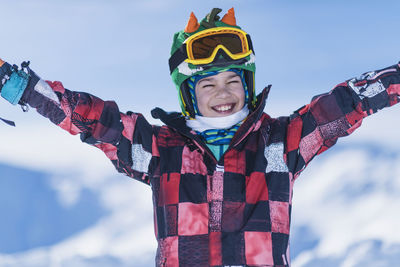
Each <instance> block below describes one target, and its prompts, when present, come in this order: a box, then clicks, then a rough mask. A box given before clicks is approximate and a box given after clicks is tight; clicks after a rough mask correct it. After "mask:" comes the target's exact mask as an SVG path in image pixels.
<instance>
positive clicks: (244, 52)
mask: <svg viewBox="0 0 400 267" xmlns="http://www.w3.org/2000/svg"><path fill="white" fill-rule="evenodd" d="M221 34H233V35H235V36H237V37H238V38H239V39H240V41H241V48H242V49H241V52H239V53H232V52H231V51H230V50H229V49H228V48H226V46H224V45H223V44H219V45H217V46H216V47H214V48H213V52H212V53H211V55H210V56H209V57H207V58H201V59H196V58H195V56H194V55H193V43H194V42H195V41H197V40H199V39H202V38H204V37H207V36H213V35H215V36H217V35H221ZM184 44H186V52H187V56H188V58H187V59H185V61H186V62H187V63H190V64H194V65H202V64H209V63H211V62H213V61H214V59H215V56H216V55H217V53H218V51H219V50H220V49H222V50H223V51H224V52H225V53H226V54H227V55H228V56H229V57H231V58H232V59H233V60H237V59H241V58H244V57H247V56H249V55H250V54H251V53H252V52H253V51H252V50H251V49H250V47H249V40H248V38H247V33H246V32H245V31H242V30H240V29H236V28H231V27H218V28H211V29H207V30H204V31H201V32H199V33H197V34H194V35H192V36H190V37H189V38H187V39H186V40H185V42H184Z"/></svg>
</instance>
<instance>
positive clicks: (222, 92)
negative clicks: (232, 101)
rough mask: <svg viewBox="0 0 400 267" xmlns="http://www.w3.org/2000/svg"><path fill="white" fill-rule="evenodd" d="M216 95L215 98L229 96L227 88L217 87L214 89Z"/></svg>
mask: <svg viewBox="0 0 400 267" xmlns="http://www.w3.org/2000/svg"><path fill="white" fill-rule="evenodd" d="M216 90H217V94H216V95H215V96H216V97H217V98H226V97H227V96H229V95H230V93H229V90H228V88H226V87H225V86H219V87H217V88H216Z"/></svg>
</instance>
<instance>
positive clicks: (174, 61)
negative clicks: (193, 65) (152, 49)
mask: <svg viewBox="0 0 400 267" xmlns="http://www.w3.org/2000/svg"><path fill="white" fill-rule="evenodd" d="M187 58H188V56H187V53H186V44H183V45H181V47H179V48H178V49H177V50H176V51H175V53H173V54H172V56H171V57H170V58H169V60H168V64H169V71H170V73H171V74H172V72H173V71H174V69H176V67H178V66H179V65H180V64H181V63H182V62H183V61H185V59H187Z"/></svg>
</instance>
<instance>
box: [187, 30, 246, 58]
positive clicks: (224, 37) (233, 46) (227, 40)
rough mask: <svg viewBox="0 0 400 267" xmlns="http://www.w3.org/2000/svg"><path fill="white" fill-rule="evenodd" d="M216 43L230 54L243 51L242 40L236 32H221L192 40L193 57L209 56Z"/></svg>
mask: <svg viewBox="0 0 400 267" xmlns="http://www.w3.org/2000/svg"><path fill="white" fill-rule="evenodd" d="M218 45H222V46H224V47H225V48H226V49H228V50H229V51H230V52H231V53H232V54H239V53H242V52H244V51H243V45H242V40H241V39H240V37H239V36H238V35H237V34H231V33H221V34H217V35H210V36H205V37H202V38H199V39H196V40H194V41H193V43H192V52H193V59H205V58H209V57H210V56H211V55H212V53H213V52H214V50H215V48H216V47H217V46H218Z"/></svg>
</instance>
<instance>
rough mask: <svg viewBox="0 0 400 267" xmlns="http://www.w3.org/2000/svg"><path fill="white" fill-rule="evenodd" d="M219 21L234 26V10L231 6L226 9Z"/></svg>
mask: <svg viewBox="0 0 400 267" xmlns="http://www.w3.org/2000/svg"><path fill="white" fill-rule="evenodd" d="M221 21H222V22H223V23H226V24H228V25H231V26H236V18H235V10H234V9H233V7H232V8H231V9H229V10H228V12H227V13H226V14H225V15H224V17H223V18H222V19H221Z"/></svg>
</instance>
